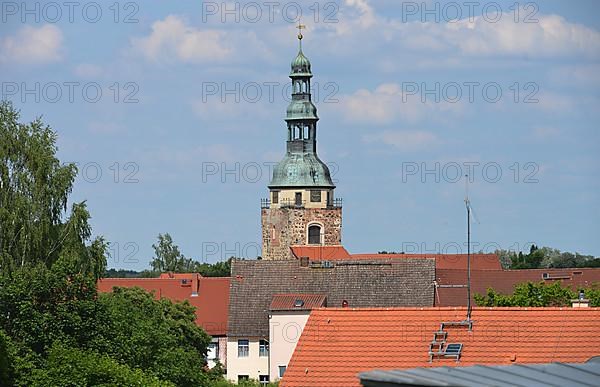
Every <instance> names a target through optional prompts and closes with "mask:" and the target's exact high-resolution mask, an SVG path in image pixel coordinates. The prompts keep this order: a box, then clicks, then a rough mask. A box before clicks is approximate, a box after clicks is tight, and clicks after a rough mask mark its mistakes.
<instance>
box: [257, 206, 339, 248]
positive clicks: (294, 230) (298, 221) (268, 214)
mask: <svg viewBox="0 0 600 387" xmlns="http://www.w3.org/2000/svg"><path fill="white" fill-rule="evenodd" d="M261 221H262V240H263V243H262V251H263V256H262V258H263V259H293V258H294V257H293V256H292V254H291V250H290V246H295V245H308V241H307V235H308V227H309V225H311V224H318V225H320V226H321V230H322V232H321V234H322V236H321V238H322V245H324V246H335V245H340V244H341V243H342V208H341V207H337V208H329V209H327V208H263V209H262V210H261Z"/></svg>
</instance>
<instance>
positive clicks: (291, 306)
mask: <svg viewBox="0 0 600 387" xmlns="http://www.w3.org/2000/svg"><path fill="white" fill-rule="evenodd" d="M297 300H300V301H302V305H301V306H296V301H297ZM326 300H327V297H326V296H325V295H324V294H298V293H287V294H274V295H273V299H272V301H271V307H270V309H271V310H311V309H315V308H320V307H322V306H325V303H326Z"/></svg>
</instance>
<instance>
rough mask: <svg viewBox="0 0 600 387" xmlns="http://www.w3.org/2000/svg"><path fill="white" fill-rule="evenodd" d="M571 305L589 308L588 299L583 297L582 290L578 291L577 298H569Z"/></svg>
mask: <svg viewBox="0 0 600 387" xmlns="http://www.w3.org/2000/svg"><path fill="white" fill-rule="evenodd" d="M571 306H572V307H573V308H589V306H590V300H589V299H587V298H585V292H584V291H583V290H580V291H579V298H577V299H575V300H571Z"/></svg>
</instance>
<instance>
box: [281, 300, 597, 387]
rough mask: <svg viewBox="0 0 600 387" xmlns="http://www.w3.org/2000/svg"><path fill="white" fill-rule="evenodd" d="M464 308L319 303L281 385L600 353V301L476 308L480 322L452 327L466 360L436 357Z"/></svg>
mask: <svg viewBox="0 0 600 387" xmlns="http://www.w3.org/2000/svg"><path fill="white" fill-rule="evenodd" d="M465 316H466V309H465V308H388V309H374V308H370V309H344V308H321V309H315V310H313V311H312V312H311V315H310V317H309V319H308V322H307V323H306V326H305V328H304V331H303V332H302V336H301V337H300V340H299V341H298V344H297V346H296V350H295V352H294V354H293V355H292V359H291V360H290V362H289V364H288V368H287V370H286V372H285V375H284V377H283V380H282V382H281V383H280V386H281V387H300V386H302V387H310V386H328V387H337V386H339V387H351V386H360V383H359V379H358V374H359V373H360V372H364V371H369V370H373V369H381V370H390V369H408V368H415V367H439V366H448V367H456V366H469V365H475V364H483V365H501V364H506V365H508V364H523V363H548V362H556V361H559V362H574V363H577V362H584V361H586V360H587V359H589V358H590V357H592V356H594V355H598V354H600V335H599V334H598V332H600V309H599V308H474V309H473V313H472V320H473V329H472V331H469V330H468V328H467V327H465V326H460V327H446V328H445V330H446V331H447V332H448V337H447V341H448V343H462V344H463V349H462V355H461V357H460V361H459V362H456V360H455V359H452V358H448V359H433V361H432V362H431V363H430V362H429V353H428V351H429V344H430V342H431V341H432V339H433V333H434V332H435V331H438V330H439V329H440V323H442V322H449V321H458V320H463V319H464V318H465Z"/></svg>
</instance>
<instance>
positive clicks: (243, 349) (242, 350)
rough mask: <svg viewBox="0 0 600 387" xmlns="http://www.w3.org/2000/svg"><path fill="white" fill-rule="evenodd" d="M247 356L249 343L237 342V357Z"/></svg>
mask: <svg viewBox="0 0 600 387" xmlns="http://www.w3.org/2000/svg"><path fill="white" fill-rule="evenodd" d="M248 355H250V342H249V341H248V340H238V357H248ZM242 376H243V375H242Z"/></svg>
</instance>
